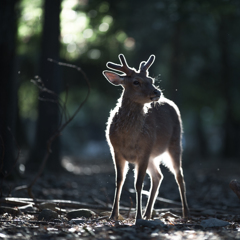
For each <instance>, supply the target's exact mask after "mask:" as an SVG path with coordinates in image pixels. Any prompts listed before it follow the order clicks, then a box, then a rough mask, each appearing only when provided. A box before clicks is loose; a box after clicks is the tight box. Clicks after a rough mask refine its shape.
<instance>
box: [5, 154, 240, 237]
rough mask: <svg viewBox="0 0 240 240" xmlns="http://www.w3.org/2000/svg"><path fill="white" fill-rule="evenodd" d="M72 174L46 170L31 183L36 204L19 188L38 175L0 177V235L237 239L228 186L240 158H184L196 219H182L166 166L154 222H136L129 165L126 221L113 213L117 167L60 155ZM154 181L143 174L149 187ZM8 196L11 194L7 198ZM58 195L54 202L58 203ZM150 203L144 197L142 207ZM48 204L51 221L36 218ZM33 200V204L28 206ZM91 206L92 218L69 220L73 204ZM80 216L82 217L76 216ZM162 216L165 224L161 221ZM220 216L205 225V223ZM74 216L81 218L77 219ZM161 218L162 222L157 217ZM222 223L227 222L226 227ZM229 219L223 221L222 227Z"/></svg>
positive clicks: (237, 215) (239, 223)
mask: <svg viewBox="0 0 240 240" xmlns="http://www.w3.org/2000/svg"><path fill="white" fill-rule="evenodd" d="M196 162H197V163H196ZM63 165H64V166H65V168H66V169H68V170H69V171H70V172H66V173H63V174H61V175H56V174H54V173H51V174H50V173H44V174H43V176H41V178H40V179H38V181H37V182H36V184H35V185H34V186H33V194H34V196H35V198H36V201H35V202H34V201H33V200H32V199H29V196H28V194H27V191H26V190H21V191H15V190H14V188H15V187H17V186H21V185H25V184H28V183H29V182H30V181H31V179H32V177H33V176H34V175H33V176H27V177H26V176H23V177H22V178H20V179H19V180H18V181H17V182H16V181H15V182H12V181H3V182H2V183H3V185H2V193H3V197H2V198H1V199H0V200H1V207H0V239H239V238H240V211H239V206H240V202H239V199H238V198H237V196H236V195H235V193H234V192H233V191H232V190H231V189H230V188H229V182H230V181H231V180H232V179H238V180H239V178H240V176H239V169H240V168H239V166H240V163H238V162H236V161H231V160H228V161H227V160H225V161H220V160H218V159H215V160H203V161H197V160H195V161H194V162H193V161H192V162H190V161H188V162H184V163H183V168H184V175H185V182H186V187H187V199H188V204H189V207H190V211H191V219H189V220H184V219H182V218H181V208H180V206H179V203H180V198H179V193H178V188H177V185H176V183H175V180H174V177H173V175H172V174H171V173H170V172H169V171H168V169H166V168H165V167H161V169H162V172H163V175H164V179H163V182H162V185H161V187H160V190H159V195H158V197H159V199H158V200H157V201H156V204H155V210H154V215H153V217H154V221H150V222H149V223H146V221H145V222H143V223H140V224H135V220H134V214H135V212H134V210H135V209H134V208H135V193H134V190H133V189H134V184H133V183H134V173H133V168H132V167H130V169H129V172H128V175H127V178H126V182H125V185H124V188H123V192H122V198H121V203H120V205H121V207H122V209H121V211H120V213H121V216H122V218H121V220H119V221H118V222H114V221H110V220H109V219H108V216H109V214H110V211H111V204H112V201H113V196H114V168H113V164H112V162H111V160H108V161H101V160H98V161H91V162H89V161H88V160H81V161H77V160H76V159H73V158H71V157H67V158H66V157H65V158H64V159H63ZM149 184H150V181H149V179H148V177H146V178H145V182H144V190H148V189H149ZM6 197H11V198H6ZM53 200H54V201H53ZM146 201H147V197H146V195H143V205H144V206H145V204H146ZM49 202H51V203H52V204H53V206H52V205H51V206H50V207H49V206H48V205H44V206H45V208H52V207H53V208H54V209H53V210H54V212H56V213H57V215H54V217H52V218H51V219H48V220H46V219H44V218H43V219H39V215H40V214H41V212H42V211H43V209H42V208H40V205H41V204H47V203H49ZM26 205H30V207H29V208H27V207H26V208H25V207H24V206H26ZM82 208H84V209H89V210H91V211H92V212H91V214H92V215H91V216H90V217H83V216H81V217H79V216H78V217H76V218H72V217H69V215H68V212H71V211H72V210H76V209H82ZM76 219H77V220H78V221H77V220H76ZM159 219H160V220H161V223H160V221H159ZM216 219H218V220H221V221H222V222H220V223H219V224H218V223H214V224H215V225H214V224H213V225H211V224H209V225H204V221H205V220H214V221H216ZM75 220H76V221H75ZM158 221H159V222H158ZM222 223H223V226H222V225H221V224H222ZM224 223H225V224H224Z"/></svg>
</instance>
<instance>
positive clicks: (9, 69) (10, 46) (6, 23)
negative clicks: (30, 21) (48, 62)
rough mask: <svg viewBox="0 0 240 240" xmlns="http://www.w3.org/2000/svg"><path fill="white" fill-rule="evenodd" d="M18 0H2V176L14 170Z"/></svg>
mask: <svg viewBox="0 0 240 240" xmlns="http://www.w3.org/2000/svg"><path fill="white" fill-rule="evenodd" d="M16 3H17V0H2V1H0V53H1V57H0V66H1V80H0V176H1V177H3V176H6V175H7V174H8V173H10V172H12V171H13V170H14V169H13V167H14V162H15V158H16V154H15V149H16V148H15V147H16V145H15V142H14V138H15V124H16V123H15V120H16V106H17V98H16V96H17V87H16V69H15V37H16V12H15V6H16Z"/></svg>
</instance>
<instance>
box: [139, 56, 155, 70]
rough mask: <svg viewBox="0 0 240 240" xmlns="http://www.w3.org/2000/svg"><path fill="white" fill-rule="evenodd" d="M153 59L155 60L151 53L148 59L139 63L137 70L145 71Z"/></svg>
mask: <svg viewBox="0 0 240 240" xmlns="http://www.w3.org/2000/svg"><path fill="white" fill-rule="evenodd" d="M154 61H155V55H151V56H150V57H149V59H148V60H147V62H141V63H140V67H139V70H140V71H141V72H147V70H148V69H149V68H150V67H151V65H152V64H153V62H154Z"/></svg>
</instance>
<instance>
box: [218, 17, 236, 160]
mask: <svg viewBox="0 0 240 240" xmlns="http://www.w3.org/2000/svg"><path fill="white" fill-rule="evenodd" d="M227 29H228V27H227V19H223V18H222V19H221V20H220V23H219V28H218V39H219V49H220V64H221V70H220V71H221V72H220V74H221V77H220V86H219V88H220V89H221V92H222V96H223V98H224V100H225V102H226V111H225V121H224V123H223V129H224V131H225V133H224V137H223V157H225V158H237V157H238V156H237V155H238V154H237V152H238V148H239V147H238V144H239V142H238V129H239V124H238V123H237V122H236V121H235V120H234V110H233V100H232V94H231V92H232V84H233V83H232V76H231V64H230V55H229V54H230V52H229V43H228V30H227Z"/></svg>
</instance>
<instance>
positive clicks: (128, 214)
mask: <svg viewBox="0 0 240 240" xmlns="http://www.w3.org/2000/svg"><path fill="white" fill-rule="evenodd" d="M129 200H130V203H131V205H130V208H129V210H128V213H127V218H129V216H130V212H131V210H132V207H133V201H132V198H131V197H129Z"/></svg>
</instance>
